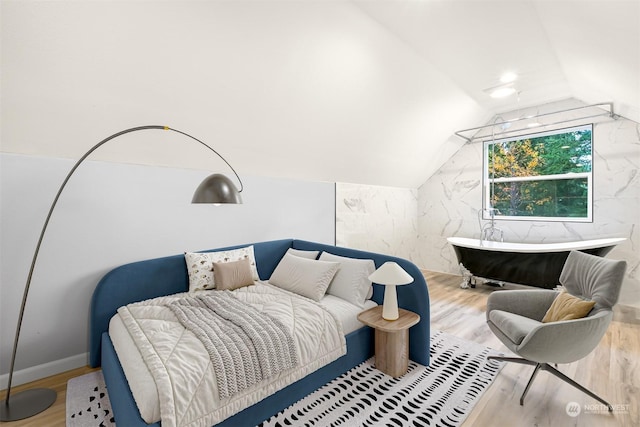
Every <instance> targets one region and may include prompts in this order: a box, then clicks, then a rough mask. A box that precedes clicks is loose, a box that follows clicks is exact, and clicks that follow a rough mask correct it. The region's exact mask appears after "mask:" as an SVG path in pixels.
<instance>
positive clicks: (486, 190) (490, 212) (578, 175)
mask: <svg viewBox="0 0 640 427" xmlns="http://www.w3.org/2000/svg"><path fill="white" fill-rule="evenodd" d="M593 127H594V126H593V123H590V124H586V125H580V126H572V127H567V128H562V129H554V130H550V131H543V132H535V133H527V134H523V135H518V136H515V137H508V138H501V139H496V140H488V141H484V142H483V148H482V160H483V166H482V218H483V219H485V220H492V219H499V220H512V221H546V222H583V223H588V222H593V169H594V165H593V159H594V136H593ZM579 130H590V131H591V152H590V159H591V160H590V162H591V168H590V170H589V171H588V172H568V173H563V174H553V175H531V176H527V177H504V178H491V177H490V175H489V149H490V147H491V146H492V145H493V144H503V143H507V142H512V141H522V140H526V139H530V138H542V137H546V136H552V135H559V134H565V133H571V132H575V131H579ZM585 178H586V179H587V215H586V216H585V217H551V216H527V215H523V216H516V215H503V214H501V213H498V212H496V210H495V209H491V207H490V203H489V202H490V200H491V194H492V192H491V189H492V184H494V183H501V182H518V181H520V182H532V181H545V180H560V179H585Z"/></svg>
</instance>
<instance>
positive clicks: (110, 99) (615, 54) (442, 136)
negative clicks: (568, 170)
mask: <svg viewBox="0 0 640 427" xmlns="http://www.w3.org/2000/svg"><path fill="white" fill-rule="evenodd" d="M1 7H2V13H1V18H2V105H1V107H0V108H1V109H2V123H3V127H2V147H1V148H2V151H3V152H13V153H24V154H35V155H45V156H57V157H70V158H78V157H79V156H80V155H81V154H82V153H83V152H84V151H85V150H86V149H87V148H88V147H89V146H90V145H91V144H92V142H93V143H95V142H97V140H99V139H101V138H103V137H106V136H107V135H109V134H111V133H113V132H115V131H118V130H121V129H124V128H126V127H129V126H139V125H144V124H168V125H170V126H172V127H174V128H177V129H180V130H184V131H188V132H190V133H192V134H194V135H195V136H197V137H199V138H202V139H204V140H206V141H207V142H210V143H211V144H212V145H214V146H215V147H216V149H218V150H219V151H220V152H222V153H224V154H225V156H226V157H227V158H228V159H229V160H230V162H231V163H232V164H233V165H234V167H235V169H237V170H238V171H239V172H240V173H241V174H243V173H244V174H253V175H265V176H284V177H288V178H294V179H305V180H320V181H338V182H351V183H363V184H373V185H387V186H397V187H409V188H417V187H418V186H420V185H421V184H422V183H424V182H425V181H426V180H427V179H428V178H429V176H431V174H433V173H434V172H435V171H437V169H438V168H439V167H440V166H441V165H442V164H443V163H444V162H446V161H447V160H448V159H449V158H450V157H451V156H452V155H453V154H454V153H455V152H456V151H457V150H458V149H459V147H460V146H461V145H462V144H463V143H464V141H462V140H461V139H460V138H458V137H457V136H455V135H454V132H455V131H457V130H461V129H466V128H469V127H474V126H480V125H483V124H485V123H487V122H488V121H489V120H490V119H491V118H492V117H493V116H494V115H496V114H502V113H505V112H510V111H516V112H517V110H518V109H520V108H527V107H532V106H537V105H543V104H547V103H550V102H554V101H558V100H562V99H567V98H575V99H577V100H579V101H582V102H585V103H588V104H591V103H599V102H613V103H614V107H615V112H616V113H618V114H621V115H623V116H625V117H627V118H630V119H632V120H635V121H639V122H640V1H638V0H632V1H616V0H607V1H603V0H596V1H586V0H569V1H555V0H554V1H551V0H543V1H524V0H512V1H506V0H505V1H490V0H466V1H464V0H448V1H441V0H438V1H435V0H380V1H376V0H367V1H358V0H355V1H347V0H336V1H324V0H299V1H281V0H262V1H255V0H253V1H250V0H246V1H245V0H237V1H233V2H227V1H212V2H202V1H180V2H164V1H145V2H138V1H124V2H111V1H95V2H81V1H29V2H23V1H16V0H4V1H2V3H1ZM507 71H511V72H515V73H517V76H518V77H517V79H516V80H515V82H513V85H514V87H515V88H516V90H517V93H516V94H514V95H512V96H509V97H506V98H502V99H494V98H492V97H490V96H489V94H488V92H487V89H489V88H492V87H495V86H497V85H500V84H501V82H500V77H501V75H502V74H503V73H504V72H507ZM154 143H155V142H151V141H149V143H148V145H145V144H144V143H143V144H139V143H138V142H136V143H135V144H131V145H129V146H127V147H125V148H118V147H114V148H109V149H106V148H105V150H104V152H101V153H96V155H95V157H94V158H95V159H101V160H102V159H104V160H110V161H124V162H133V163H143V164H145V163H147V164H159V165H169V166H178V167H195V168H210V167H211V160H210V159H207V158H206V157H204V156H202V154H201V153H198V152H194V153H192V152H190V151H188V150H189V149H190V148H189V147H186V148H184V149H182V148H181V149H180V150H181V151H180V152H175V151H172V149H171V147H170V145H171V144H169V145H168V146H167V147H168V148H167V147H165V146H162V148H160V147H159V146H157V145H153V144H154ZM114 145H115V144H114ZM134 147H135V148H134ZM109 150H112V151H109ZM118 150H119V151H118Z"/></svg>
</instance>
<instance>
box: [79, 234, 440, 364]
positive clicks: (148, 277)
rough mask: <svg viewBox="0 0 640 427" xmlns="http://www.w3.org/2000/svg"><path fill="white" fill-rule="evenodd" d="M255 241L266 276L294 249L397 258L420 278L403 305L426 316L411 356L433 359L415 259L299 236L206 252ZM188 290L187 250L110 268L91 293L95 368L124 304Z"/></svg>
mask: <svg viewBox="0 0 640 427" xmlns="http://www.w3.org/2000/svg"><path fill="white" fill-rule="evenodd" d="M250 244H252V245H253V248H254V256H255V258H256V266H257V268H258V275H259V276H260V278H261V279H268V278H269V277H271V273H273V271H274V270H275V268H276V266H277V265H278V262H280V259H281V258H282V257H283V256H284V254H285V253H286V252H287V249H289V248H295V249H301V250H318V251H327V252H331V253H333V254H335V255H341V256H347V257H351V258H368V259H373V261H374V262H375V265H376V268H377V267H379V266H380V265H382V264H383V263H384V262H386V261H395V262H397V263H398V264H399V265H400V266H402V268H404V269H405V270H406V271H407V273H409V274H410V275H411V276H413V278H414V282H413V283H411V284H410V285H406V286H399V287H398V288H397V292H398V305H399V306H400V307H402V308H405V309H407V310H411V311H414V312H416V313H418V314H419V315H420V316H421V318H422V320H424V321H420V323H418V324H417V325H415V326H414V327H412V328H411V329H410V331H409V334H410V349H409V354H410V357H411V359H412V360H414V361H416V362H418V363H421V364H424V365H427V364H428V363H429V351H428V349H429V347H428V346H429V293H428V291H427V284H426V281H425V279H424V276H423V275H422V273H421V272H420V270H419V269H418V268H417V267H416V266H415V265H414V264H413V263H411V262H410V261H407V260H405V259H402V258H396V257H391V256H387V255H383V254H377V253H372V252H366V251H360V250H355V249H348V248H342V247H338V246H331V245H325V244H321V243H314V242H308V241H304V240H294V239H284V240H272V241H267V242H259V243H247V244H243V245H235V246H229V247H224V248H217V249H211V250H208V251H204V252H212V251H218V250H229V249H236V248H241V247H244V246H248V245H250ZM188 289H189V277H188V274H187V267H186V264H185V262H184V255H182V254H180V255H174V256H169V257H164V258H155V259H150V260H146V261H138V262H134V263H131V264H125V265H122V266H120V267H116V268H114V269H113V270H111V271H110V272H108V273H107V274H106V275H105V276H104V277H103V278H102V279H101V280H100V282H98V285H97V286H96V289H95V291H94V292H93V296H92V298H91V312H90V328H89V364H90V365H91V366H92V367H96V366H100V353H101V340H102V333H103V332H106V331H108V329H109V320H110V319H111V317H113V316H114V315H115V314H116V312H117V310H118V308H119V307H121V306H123V305H127V304H130V303H132V302H137V301H142V300H145V299H149V298H155V297H158V296H162V295H170V294H175V293H178V292H186V291H187V290H188ZM383 293H384V289H383V287H382V286H379V285H375V286H374V293H373V300H374V301H376V302H378V304H382V298H383ZM425 349H426V351H425Z"/></svg>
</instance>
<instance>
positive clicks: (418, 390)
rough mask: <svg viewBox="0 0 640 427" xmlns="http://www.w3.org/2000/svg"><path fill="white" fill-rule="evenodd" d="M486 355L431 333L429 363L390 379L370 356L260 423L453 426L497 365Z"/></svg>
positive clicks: (499, 364)
mask: <svg viewBox="0 0 640 427" xmlns="http://www.w3.org/2000/svg"><path fill="white" fill-rule="evenodd" d="M490 354H498V353H497V352H496V351H494V350H492V349H490V348H488V347H484V346H481V345H478V344H476V343H473V342H470V341H466V340H463V339H460V338H457V337H455V336H453V335H450V334H447V333H445V332H441V331H433V333H432V334H431V361H430V364H429V366H422V365H418V364H417V363H414V362H411V361H410V362H409V371H408V372H407V374H405V375H404V376H402V377H400V378H392V377H390V376H388V375H385V374H383V373H382V372H380V371H378V370H377V369H375V367H374V359H373V358H371V359H369V360H367V361H366V362H364V363H362V364H360V365H358V366H356V367H355V368H353V369H351V370H350V371H349V372H347V373H346V374H344V375H342V376H340V377H338V378H336V379H335V380H333V381H332V382H330V383H329V384H327V385H325V386H323V387H321V388H320V389H318V390H316V391H315V392H313V393H312V394H310V395H309V396H307V397H305V398H304V399H302V400H299V401H298V402H297V403H295V404H294V405H292V406H290V407H289V408H287V409H285V410H284V411H282V412H280V413H279V414H278V415H275V416H273V417H271V418H270V419H268V420H267V421H264V422H263V423H262V424H260V426H261V427H281V426H340V425H344V426H356V425H357V426H416V427H420V426H443V427H451V426H459V425H460V424H462V422H463V421H464V420H465V418H466V417H467V415H468V414H469V413H470V412H471V409H473V406H474V405H475V403H476V402H477V401H478V400H479V398H480V396H481V395H482V393H484V391H485V390H487V388H489V386H490V385H491V383H492V382H493V380H494V378H495V377H496V375H497V374H498V372H499V371H500V369H502V365H503V364H504V363H503V362H497V361H495V360H487V356H488V355H490Z"/></svg>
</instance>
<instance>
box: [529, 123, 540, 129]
mask: <svg viewBox="0 0 640 427" xmlns="http://www.w3.org/2000/svg"><path fill="white" fill-rule="evenodd" d="M538 126H542V125H541V124H540V123H538V122H533V123H529V124H528V125H527V127H528V128H537V127H538Z"/></svg>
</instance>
